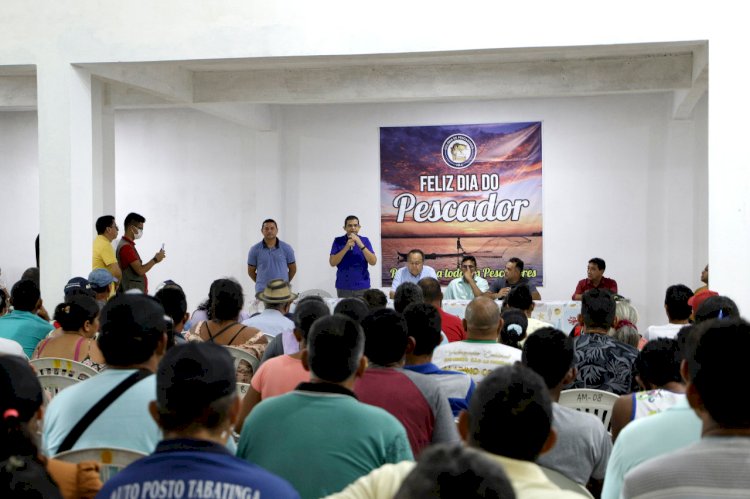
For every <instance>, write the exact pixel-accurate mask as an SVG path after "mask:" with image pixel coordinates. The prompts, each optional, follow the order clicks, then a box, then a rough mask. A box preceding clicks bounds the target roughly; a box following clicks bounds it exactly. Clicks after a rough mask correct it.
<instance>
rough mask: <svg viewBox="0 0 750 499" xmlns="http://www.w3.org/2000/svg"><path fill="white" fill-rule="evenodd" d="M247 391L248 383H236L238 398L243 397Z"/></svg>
mask: <svg viewBox="0 0 750 499" xmlns="http://www.w3.org/2000/svg"><path fill="white" fill-rule="evenodd" d="M249 389H250V383H237V395H239V397H240V398H242V397H244V396H245V394H246V393H247V391H248V390H249Z"/></svg>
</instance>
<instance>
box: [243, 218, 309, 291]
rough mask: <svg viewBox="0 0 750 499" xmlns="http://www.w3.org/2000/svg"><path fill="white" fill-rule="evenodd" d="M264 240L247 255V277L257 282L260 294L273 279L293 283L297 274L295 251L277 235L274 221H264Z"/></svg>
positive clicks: (262, 231) (257, 289) (256, 287)
mask: <svg viewBox="0 0 750 499" xmlns="http://www.w3.org/2000/svg"><path fill="white" fill-rule="evenodd" d="M260 232H261V234H263V240H262V241H261V242H259V243H258V244H256V245H254V246H253V247H252V248H250V251H249V252H248V254H247V275H249V276H250V279H252V280H253V281H255V292H256V293H260V292H261V291H263V290H264V289H265V288H266V284H268V282H269V281H271V280H272V279H282V280H284V281H287V282H291V280H292V279H293V278H294V275H295V274H296V273H297V263H296V259H295V257H294V249H292V247H291V246H290V245H288V244H287V243H285V242H284V241H282V240H281V239H279V238H278V237H276V235H277V234H278V233H279V228H278V226H277V225H276V221H275V220H273V219H270V218H269V219H267V220H264V221H263V223H262V224H261V227H260Z"/></svg>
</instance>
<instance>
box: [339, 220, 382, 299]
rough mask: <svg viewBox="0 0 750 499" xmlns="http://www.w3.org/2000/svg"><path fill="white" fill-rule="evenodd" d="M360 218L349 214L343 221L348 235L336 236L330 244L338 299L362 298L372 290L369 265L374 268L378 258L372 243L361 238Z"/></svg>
mask: <svg viewBox="0 0 750 499" xmlns="http://www.w3.org/2000/svg"><path fill="white" fill-rule="evenodd" d="M360 228H361V227H360V225H359V219H358V218H357V217H355V216H354V215H349V216H348V217H346V220H344V230H345V231H346V235H343V236H340V237H337V238H336V239H334V240H333V245H331V256H330V257H329V258H328V263H330V264H331V267H337V270H336V294H337V296H338V297H339V298H349V297H352V296H362V295H364V294H365V291H367V290H368V289H370V272H369V271H368V270H367V265H368V264H369V265H375V264H376V263H377V261H378V257H377V256H375V252H374V251H373V249H372V244H370V240H369V239H367V238H366V237H364V236H361V237H360V236H359V229H360Z"/></svg>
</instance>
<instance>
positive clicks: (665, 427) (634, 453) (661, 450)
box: [602, 361, 701, 499]
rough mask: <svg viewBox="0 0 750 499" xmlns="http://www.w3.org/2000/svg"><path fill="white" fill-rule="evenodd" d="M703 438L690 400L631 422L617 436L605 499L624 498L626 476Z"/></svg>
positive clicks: (604, 493) (605, 483)
mask: <svg viewBox="0 0 750 499" xmlns="http://www.w3.org/2000/svg"><path fill="white" fill-rule="evenodd" d="M682 366H683V368H682V369H681V371H682V375H683V377H684V378H686V376H687V374H688V373H687V367H686V363H685V361H683V363H682ZM686 380H687V378H686ZM700 438H701V420H700V419H699V418H698V416H696V414H695V411H693V409H691V408H690V406H689V405H688V401H687V399H682V400H680V401H678V402H677V403H676V404H675V405H673V406H672V407H670V408H669V409H667V410H666V411H664V412H662V413H659V414H654V415H653V416H648V417H646V418H640V419H636V420H635V421H631V422H630V423H628V425H627V426H626V427H625V428H623V430H622V431H621V432H620V434H619V435H618V436H617V441H616V442H615V446H614V447H613V448H612V454H611V455H610V456H609V463H607V472H606V473H605V475H604V488H603V489H602V499H618V498H619V497H621V492H622V487H623V483H624V480H625V474H626V473H627V472H628V471H630V470H632V469H633V468H635V467H636V466H638V465H639V464H640V463H642V462H643V461H646V460H648V459H652V458H654V457H656V456H661V455H662V454H666V453H668V452H672V451H674V450H677V449H681V448H683V447H687V446H688V445H690V444H693V443H695V442H698V441H699V440H700Z"/></svg>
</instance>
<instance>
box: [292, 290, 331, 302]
mask: <svg viewBox="0 0 750 499" xmlns="http://www.w3.org/2000/svg"><path fill="white" fill-rule="evenodd" d="M305 296H320V297H321V298H333V297H332V296H331V293H329V292H328V291H326V290H325V289H306V290H304V291H300V293H299V296H297V301H299V300H301V299H302V298H304V297H305Z"/></svg>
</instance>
